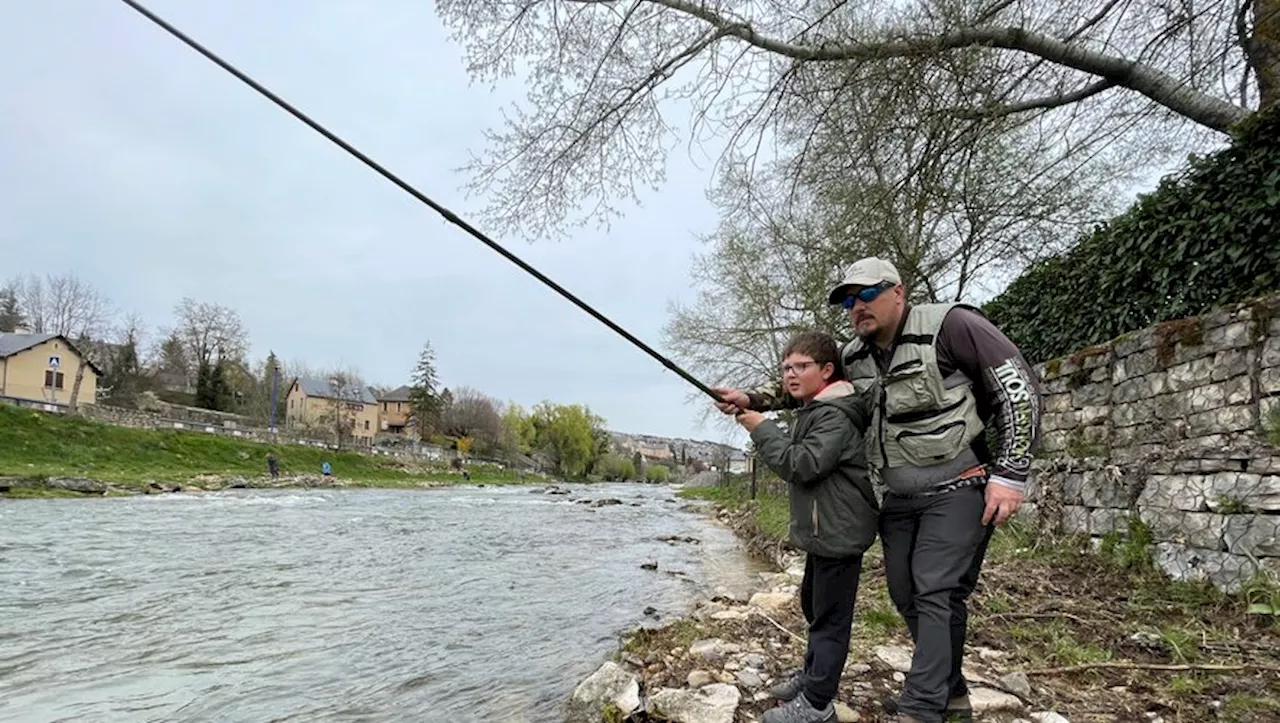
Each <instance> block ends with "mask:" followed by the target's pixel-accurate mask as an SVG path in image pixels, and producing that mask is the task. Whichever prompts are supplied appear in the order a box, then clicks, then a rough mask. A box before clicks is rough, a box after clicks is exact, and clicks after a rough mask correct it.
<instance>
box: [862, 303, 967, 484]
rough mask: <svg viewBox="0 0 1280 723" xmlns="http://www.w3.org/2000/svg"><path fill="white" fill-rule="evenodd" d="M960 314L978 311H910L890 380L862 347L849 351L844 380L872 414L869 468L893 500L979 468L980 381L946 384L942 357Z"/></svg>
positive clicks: (953, 378) (927, 307)
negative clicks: (941, 341)
mask: <svg viewBox="0 0 1280 723" xmlns="http://www.w3.org/2000/svg"><path fill="white" fill-rule="evenodd" d="M956 306H964V307H965V308H968V309H974V307H972V306H969V305H967V304H956V303H946V304H923V305H920V306H912V307H910V309H909V310H908V313H907V319H906V323H905V324H904V325H903V328H902V331H901V333H900V335H899V337H898V340H897V345H896V347H895V348H894V351H893V358H892V359H891V360H890V362H889V366H888V371H887V373H885V374H883V375H882V374H881V373H880V367H879V365H878V364H877V362H876V359H875V357H874V356H872V354H871V348H870V346H868V344H866V343H864V342H863V341H862V340H861V339H858V338H855V339H854V340H852V341H850V342H849V343H848V344H846V345H845V348H844V350H843V353H842V355H841V359H842V361H843V364H844V371H845V375H846V376H847V377H848V379H849V381H850V382H852V383H853V385H854V386H855V387H856V388H857V389H858V391H860V392H862V393H863V394H865V395H866V398H867V399H868V401H869V402H870V404H871V406H872V419H871V426H870V427H869V428H868V429H867V434H866V443H867V461H868V462H869V463H870V466H871V467H872V469H873V470H875V472H876V473H877V476H878V477H880V481H881V483H882V484H884V485H885V486H886V487H888V488H889V491H891V492H897V493H900V494H914V493H916V492H920V491H925V490H927V489H929V488H931V487H934V486H937V485H941V484H943V483H945V482H948V481H951V480H954V479H955V478H956V477H957V476H958V475H960V473H962V472H964V471H966V470H968V469H970V468H972V467H975V466H977V465H978V464H980V462H979V460H978V456H977V454H976V453H975V452H974V451H973V449H972V448H971V446H970V444H971V443H972V442H973V440H974V439H975V438H977V437H978V435H980V434H982V432H983V428H984V425H983V423H982V419H981V417H979V416H978V404H977V400H976V399H975V398H974V395H973V380H971V379H969V377H968V376H966V375H965V374H963V373H962V372H960V371H956V372H955V373H953V374H951V375H950V376H949V377H947V378H946V379H944V378H943V377H942V373H941V371H940V370H939V368H938V354H937V350H936V349H935V344H936V342H937V337H938V330H939V329H941V328H942V320H943V319H944V318H946V316H947V312H949V311H951V309H953V308H955V307H956ZM974 310H975V311H977V309H974ZM979 313H981V312H980V311H979Z"/></svg>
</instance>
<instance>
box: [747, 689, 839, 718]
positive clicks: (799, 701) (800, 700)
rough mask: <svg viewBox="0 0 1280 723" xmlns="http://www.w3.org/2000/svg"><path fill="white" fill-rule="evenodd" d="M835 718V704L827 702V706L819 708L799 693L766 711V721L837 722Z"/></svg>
mask: <svg viewBox="0 0 1280 723" xmlns="http://www.w3.org/2000/svg"><path fill="white" fill-rule="evenodd" d="M835 720H836V708H835V706H834V705H833V704H831V703H827V707H825V708H823V709H822V710H818V709H817V708H814V707H813V705H812V704H810V703H809V699H808V698H806V697H804V696H803V695H797V696H796V697H795V698H794V699H793V700H792V701H791V702H789V703H787V704H786V705H780V706H778V707H777V708H770V709H769V710H767V711H765V712H764V723H835Z"/></svg>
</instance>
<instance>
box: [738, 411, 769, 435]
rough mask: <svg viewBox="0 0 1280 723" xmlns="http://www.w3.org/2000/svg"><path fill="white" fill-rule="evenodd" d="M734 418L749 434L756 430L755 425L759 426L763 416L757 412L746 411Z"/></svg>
mask: <svg viewBox="0 0 1280 723" xmlns="http://www.w3.org/2000/svg"><path fill="white" fill-rule="evenodd" d="M734 419H735V420H736V421H737V422H738V424H741V425H742V428H743V429H745V430H747V433H748V434H750V433H751V432H754V431H756V427H759V426H760V423H761V422H763V421H764V419H765V417H764V415H763V414H761V413H759V412H750V411H747V412H741V413H739V414H738V416H737V417H735V418H734Z"/></svg>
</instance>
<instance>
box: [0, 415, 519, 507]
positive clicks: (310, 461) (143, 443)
mask: <svg viewBox="0 0 1280 723" xmlns="http://www.w3.org/2000/svg"><path fill="white" fill-rule="evenodd" d="M268 452H274V453H275V455H276V457H277V458H278V459H279V462H280V474H281V477H280V479H279V480H276V483H277V484H279V485H282V486H315V485H319V484H322V483H326V484H335V485H337V484H340V485H344V486H378V487H419V486H433V485H439V484H447V483H450V482H462V481H463V477H462V474H461V473H460V472H458V471H456V470H453V469H450V468H449V467H448V466H447V465H443V464H436V465H431V464H427V463H420V462H406V461H404V460H400V459H395V458H392V457H375V456H368V455H362V454H356V453H354V452H341V451H338V452H335V451H332V450H327V449H321V448H317V447H306V446H301V445H271V444H261V443H257V442H249V441H242V440H236V439H228V438H226V437H218V436H214V435H208V434H201V433H196V432H182V431H176V430H149V429H131V428H126V427H115V426H111V425H108V424H101V423H98V422H91V421H88V420H85V419H80V418H75V417H62V416H57V415H49V414H45V413H42V412H36V411H31V410H26V409H21V408H18V407H11V406H8V405H0V488H7V491H6V492H5V494H8V495H9V496H15V497H31V496H60V495H78V494H83V493H86V492H87V493H96V494H109V493H125V494H127V493H130V492H146V491H154V490H156V489H164V490H175V489H221V488H223V487H229V486H249V485H260V484H265V482H264V478H265V475H266V455H267V453H268ZM325 461H328V462H329V464H330V465H332V468H333V475H334V476H333V477H332V478H330V479H328V480H324V479H323V478H322V477H321V475H320V466H321V464H322V463H323V462H325ZM467 471H468V474H469V476H470V479H469V480H467V481H468V482H471V483H482V484H500V483H516V482H522V481H528V480H530V479H538V480H541V479H543V478H542V477H541V476H538V475H530V474H527V473H521V472H517V471H515V470H510V469H504V468H501V467H498V466H496V465H489V464H468V465H467Z"/></svg>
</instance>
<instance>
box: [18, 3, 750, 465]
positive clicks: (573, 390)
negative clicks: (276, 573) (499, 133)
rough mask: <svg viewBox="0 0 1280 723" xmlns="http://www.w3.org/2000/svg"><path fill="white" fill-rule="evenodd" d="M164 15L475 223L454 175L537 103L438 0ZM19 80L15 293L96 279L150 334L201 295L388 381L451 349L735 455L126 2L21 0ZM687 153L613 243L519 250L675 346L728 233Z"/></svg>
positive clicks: (584, 328) (669, 385)
mask: <svg viewBox="0 0 1280 723" xmlns="http://www.w3.org/2000/svg"><path fill="white" fill-rule="evenodd" d="M362 5H363V8H361V6H362ZM148 6H149V7H150V8H151V9H152V10H154V11H156V12H157V13H158V14H160V15H161V16H163V17H165V18H166V19H167V20H169V21H170V22H173V23H174V24H175V25H177V26H178V27H179V28H181V29H182V30H184V31H185V32H187V33H188V34H190V35H192V36H193V37H194V38H195V39H196V40H197V41H199V42H201V43H203V44H205V45H206V46H207V47H209V48H210V49H212V50H213V51H214V52H217V53H219V54H220V55H222V56H223V57H224V58H226V59H227V60H228V61H230V62H231V63H233V64H235V65H237V66H238V67H240V68H241V69H242V70H244V71H245V72H247V73H249V74H250V75H252V76H254V77H255V78H257V79H258V80H259V81H260V82H262V83H263V84H265V85H266V86H267V87H269V88H271V89H272V90H274V91H275V92H277V93H279V94H280V95H281V96H283V97H284V98H285V99H287V100H289V101H290V102H292V103H293V104H295V105H296V106H298V107H299V108H301V109H302V110H303V111H305V112H307V113H309V114H310V115H311V116H312V117H313V118H315V119H316V120H318V121H319V122H321V123H322V124H325V125H327V126H329V127H330V128H331V129H332V130H333V131H334V132H336V133H337V134H338V135H340V136H343V137H345V138H346V139H347V140H348V141H350V142H351V143H353V144H354V145H356V146H357V147H359V148H361V149H362V150H363V151H364V152H365V153H367V154H369V155H370V156H372V157H373V158H375V159H377V160H379V161H380V162H382V163H383V164H384V165H386V166H388V167H389V168H390V169H391V170H393V171H394V172H396V173H398V174H400V175H401V176H402V177H403V178H405V179H406V180H408V181H409V182H410V183H413V184H415V185H417V186H418V188H420V189H421V190H422V191H424V192H425V193H427V194H428V195H430V196H433V197H434V198H435V199H436V200H437V201H439V202H441V203H443V204H445V205H446V206H448V207H450V208H452V209H453V210H455V211H456V212H458V213H459V214H460V215H462V216H463V217H464V218H474V215H473V214H474V212H475V211H476V210H477V209H478V208H479V207H480V206H481V205H482V204H481V202H480V200H479V199H474V200H472V201H467V200H466V199H464V198H463V194H462V192H461V191H460V190H459V189H460V186H461V184H462V181H463V179H462V178H460V177H459V176H458V175H456V174H455V173H454V171H453V170H452V169H455V168H457V167H458V166H461V165H462V164H463V163H465V162H466V160H467V155H468V152H469V151H479V150H481V149H482V142H483V139H482V137H481V130H482V129H484V128H487V127H494V126H495V125H496V124H497V123H498V121H499V119H500V111H501V110H502V108H503V106H504V105H505V104H506V103H507V102H508V101H510V100H511V99H512V98H515V97H518V96H517V95H516V94H517V93H519V92H520V90H521V89H519V88H511V89H509V91H508V92H507V93H506V94H505V95H504V94H498V95H494V94H492V93H491V92H490V91H489V90H488V89H487V88H485V87H479V86H477V87H471V86H470V84H469V79H468V77H467V76H466V74H465V72H464V69H463V64H462V51H461V48H460V47H459V46H458V45H456V44H454V43H452V42H451V41H450V40H449V39H448V38H447V37H446V36H445V34H444V30H443V28H442V26H441V24H440V23H439V21H438V20H437V18H436V16H435V14H434V12H433V3H432V2H429V1H427V0H380V1H379V2H378V3H376V5H375V4H374V3H368V4H362V3H354V2H315V1H314V0H272V2H261V0H223V1H222V2H216V3H214V2H202V3H194V2H183V1H182V0H149V3H148ZM0 88H3V92H2V93H0V159H2V160H0V248H3V253H2V254H0V279H3V278H8V277H10V276H12V275H13V274H14V273H25V272H35V273H39V274H44V273H66V272H71V273H75V274H77V275H79V276H81V277H82V278H84V279H85V280H87V281H90V282H92V283H93V284H94V285H96V286H97V287H98V288H100V289H101V290H102V291H103V292H104V293H105V294H106V295H107V296H109V297H110V299H111V300H112V302H113V303H114V305H115V306H116V307H117V308H118V309H120V310H122V311H125V312H129V311H136V312H138V313H141V314H142V315H143V316H144V317H145V318H146V320H147V321H148V322H149V323H150V324H152V325H159V324H168V323H169V322H170V320H171V310H172V308H173V306H174V304H175V303H176V302H177V301H178V300H179V299H181V298H182V297H183V296H191V297H193V298H195V299H197V300H205V301H213V302H218V303H223V304H226V305H229V306H231V307H233V308H235V309H236V310H237V311H238V312H239V313H240V315H241V316H242V318H243V319H244V321H245V323H246V326H247V327H248V329H249V331H250V333H251V340H252V354H253V356H254V357H255V358H260V357H263V356H265V355H266V353H267V351H268V350H269V349H271V350H274V351H275V352H276V353H277V354H278V355H280V356H281V357H283V358H285V359H289V360H295V359H296V360H304V361H306V362H308V363H309V364H312V365H315V366H332V365H340V364H341V365H353V366H355V367H357V368H358V369H359V370H360V371H361V372H362V373H363V374H364V376H365V377H366V379H367V380H368V381H369V382H370V383H375V384H387V385H397V384H401V383H405V382H407V381H408V375H409V373H410V370H411V369H412V367H413V365H414V363H415V360H416V358H417V354H418V351H419V350H420V349H421V347H422V344H423V342H424V341H425V340H428V339H429V340H430V341H431V342H432V344H433V345H434V347H435V349H436V353H437V357H438V362H439V370H440V376H441V379H442V382H443V383H444V384H445V385H447V386H454V387H456V386H463V385H466V386H473V387H476V388H479V389H480V390H482V391H484V392H486V393H488V394H490V395H492V396H494V397H496V398H498V399H500V400H515V401H517V402H520V403H522V404H524V405H526V406H530V405H532V404H535V403H536V402H538V401H539V400H542V399H552V400H554V401H557V402H562V403H574V402H577V403H585V404H588V405H589V406H590V407H591V408H592V409H593V410H595V411H596V412H597V413H599V414H601V415H602V416H604V417H605V418H606V419H607V421H608V424H609V426H610V428H612V429H616V430H621V431H628V432H648V433H653V434H662V435H669V436H687V437H694V438H705V439H717V440H720V439H725V437H724V433H723V432H722V431H721V430H720V429H719V428H716V427H711V426H708V427H706V428H702V427H699V425H698V421H697V417H698V412H699V411H700V410H699V406H700V404H701V403H699V404H698V405H691V404H689V403H688V402H687V394H688V392H689V387H688V385H686V384H685V383H684V382H682V381H681V380H680V379H679V378H678V377H676V376H675V375H674V374H671V373H670V372H667V371H666V370H665V369H663V368H662V367H661V366H660V365H659V364H658V363H657V362H655V361H654V360H652V359H651V358H649V357H648V356H647V355H645V354H643V353H642V352H641V351H639V350H638V349H635V348H634V347H632V346H630V345H629V344H628V343H627V342H625V341H624V340H622V339H620V338H619V337H617V336H615V335H614V334H613V333H612V332H610V331H609V330H608V329H606V328H605V327H604V326H603V325H601V324H600V323H599V322H597V321H595V320H594V319H592V318H590V317H588V316H586V315H585V314H583V313H582V312H581V311H579V310H578V309H577V308H576V307H574V306H573V305H571V304H570V303H568V302H567V301H565V300H564V299H562V298H561V297H559V296H558V295H556V294H555V293H554V292H552V291H551V290H550V289H547V288H546V287H544V286H542V285H541V284H539V283H538V282H537V281H536V280H534V279H531V278H528V277H526V276H525V275H524V274H523V273H522V272H521V271H520V270H519V269H517V268H516V267H515V266H514V265H512V264H511V263H510V262H508V261H506V260H504V259H502V258H501V257H499V256H498V255H496V254H495V253H493V252H492V251H490V250H489V249H487V248H485V247H484V246H482V245H481V244H479V243H478V242H476V241H475V240H474V239H472V238H471V237H470V236H468V235H466V234H465V233H464V232H463V231H462V230H460V229H458V228H456V227H454V226H452V225H449V224H447V223H446V222H445V221H444V220H443V219H442V218H440V217H439V216H438V215H437V214H436V213H435V212H434V211H431V210H430V209H428V208H426V207H423V206H421V205H419V204H418V203H417V202H416V201H413V200H412V199H411V198H410V197H408V196H407V195H406V194H404V193H403V192H402V191H400V190H399V189H397V188H395V187H394V186H392V185H391V184H389V183H388V182H386V181H385V180H383V179H382V178H381V177H379V176H377V175H376V174H374V173H373V172H372V171H370V170H368V169H367V168H365V167H364V166H363V165H361V164H359V162H358V161H356V160H355V159H353V158H351V157H350V156H348V155H346V154H345V153H344V152H343V151H341V150H340V149H338V148H337V147H335V146H332V145H330V144H329V142H328V141H325V140H324V139H323V138H321V137H320V136H319V135H317V134H316V133H314V132H313V131H311V130H310V129H308V128H306V127H305V126H303V125H302V124H301V123H299V122H298V121H296V120H294V119H293V118H291V117H289V116H288V115H287V114H285V113H284V112H283V111H281V110H280V109H278V108H276V107H275V106H274V105H272V104H270V103H269V102H268V101H266V100H265V99H264V98H262V97H261V96H259V95H258V94H257V93H255V92H254V91H252V90H251V89H249V88H248V87H247V86H244V85H241V84H240V83H239V82H238V81H236V80H235V79H234V78H233V77H232V76H230V75H228V74H227V73H225V72H224V71H222V70H221V69H219V68H217V67H216V66H214V65H213V64H212V63H210V62H209V61H207V60H205V59H204V58H203V57H201V56H199V55H198V54H196V53H195V52H193V51H192V50H190V49H189V48H187V47H186V46H184V45H182V44H181V43H180V42H178V41H177V40H176V39H174V38H172V37H170V36H169V35H167V34H165V33H163V32H162V31H161V30H160V29H159V28H157V27H155V26H154V25H152V24H150V23H149V22H147V21H145V20H144V19H143V18H142V17H141V16H140V15H138V14H136V13H135V12H134V11H133V10H131V9H129V8H128V7H127V6H125V5H124V4H123V3H119V2H115V1H113V0H56V2H17V1H14V2H5V3H3V4H0ZM674 161H675V165H673V167H672V168H671V170H670V175H669V182H668V183H667V184H666V186H665V187H664V188H663V190H662V192H661V193H659V194H656V195H651V196H649V197H648V198H647V199H646V201H645V205H644V207H642V208H639V209H630V210H628V211H627V214H626V217H625V218H624V219H623V220H622V221H621V222H619V223H617V224H616V225H615V227H614V228H613V230H612V231H611V232H609V233H604V232H597V231H583V232H580V233H577V234H576V235H575V236H573V237H572V238H571V239H569V240H567V241H561V242H539V243H537V244H534V245H529V244H527V243H526V242H525V241H523V240H520V239H511V238H499V239H498V240H499V242H500V243H504V244H505V245H508V247H509V248H511V249H512V250H513V251H514V252H515V253H517V254H518V255H520V256H522V257H523V258H525V259H526V260H527V261H529V262H530V263H531V264H533V265H534V266H535V267H537V268H539V269H541V270H542V271H543V272H544V273H546V274H548V275H549V276H551V277H552V278H553V279H556V280H557V281H558V282H559V283H561V284H562V285H564V286H565V287H566V288H568V289H569V290H570V291H573V292H574V293H576V294H578V295H579V296H581V297H582V298H583V299H584V300H586V301H587V302H588V303H591V304H593V305H595V306H597V308H599V309H600V310H601V311H603V312H604V313H605V314H606V315H609V316H610V317H612V318H613V319H614V320H615V321H617V322H618V323H620V324H621V325H622V326H624V327H625V328H627V329H629V330H630V331H631V332H632V333H634V334H636V335H637V336H639V337H640V338H642V339H644V340H646V341H647V342H648V343H650V344H651V345H654V346H655V347H659V348H661V347H660V346H659V344H660V341H661V339H660V336H661V329H662V325H663V323H664V321H665V318H666V310H667V304H668V302H669V301H671V300H676V299H682V300H689V299H691V294H692V292H691V290H690V289H689V278H688V266H689V260H690V258H691V257H692V255H693V254H694V253H695V252H696V251H697V250H698V249H699V248H700V242H699V241H698V240H697V235H699V234H704V233H707V232H709V231H710V230H711V229H712V228H713V227H714V224H715V220H716V219H715V214H714V209H713V208H712V207H711V205H710V204H709V203H708V202H707V201H706V200H705V194H704V191H705V189H706V187H707V184H708V180H709V178H710V175H709V173H710V172H709V170H708V168H706V167H703V168H697V167H695V165H694V164H693V163H692V162H690V161H689V159H688V157H687V156H686V155H684V154H683V153H680V154H677V155H676V156H675V158H674ZM731 439H732V440H733V441H735V442H740V441H741V440H742V438H741V437H740V436H739V435H733V437H732V438H731Z"/></svg>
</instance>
